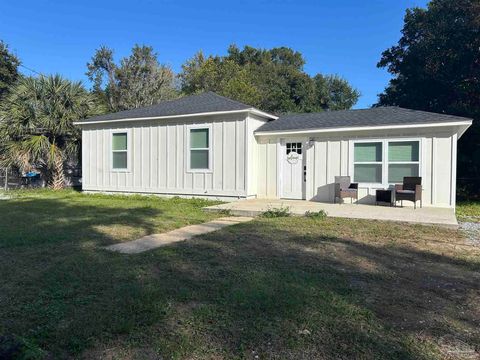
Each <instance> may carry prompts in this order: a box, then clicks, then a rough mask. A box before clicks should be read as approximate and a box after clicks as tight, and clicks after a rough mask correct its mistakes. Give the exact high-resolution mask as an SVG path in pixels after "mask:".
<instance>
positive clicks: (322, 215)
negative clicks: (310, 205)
mask: <svg viewBox="0 0 480 360" xmlns="http://www.w3.org/2000/svg"><path fill="white" fill-rule="evenodd" d="M305 216H306V217H308V218H310V219H318V220H325V219H326V218H327V212H326V211H325V210H319V211H310V210H308V211H307V212H306V213H305Z"/></svg>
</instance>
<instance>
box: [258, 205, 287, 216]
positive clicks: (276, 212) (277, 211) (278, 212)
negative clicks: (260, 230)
mask: <svg viewBox="0 0 480 360" xmlns="http://www.w3.org/2000/svg"><path fill="white" fill-rule="evenodd" d="M290 215H291V213H290V208H289V207H288V206H285V207H284V206H282V207H279V208H269V209H268V210H267V211H265V212H264V213H263V214H262V216H263V217H266V218H278V217H289V216H290Z"/></svg>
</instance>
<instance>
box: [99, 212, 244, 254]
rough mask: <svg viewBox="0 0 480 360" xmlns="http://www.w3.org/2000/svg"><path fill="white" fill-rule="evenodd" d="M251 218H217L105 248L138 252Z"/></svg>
mask: <svg viewBox="0 0 480 360" xmlns="http://www.w3.org/2000/svg"><path fill="white" fill-rule="evenodd" d="M252 219H253V218H251V217H245V216H232V217H224V218H219V219H216V220H213V221H209V222H206V223H203V224H198V225H189V226H185V227H183V228H180V229H176V230H172V231H169V232H167V233H162V234H152V235H147V236H144V237H142V238H140V239H137V240H134V241H129V242H124V243H120V244H115V245H110V246H107V247H106V248H105V249H107V250H110V251H116V252H120V253H123V254H138V253H141V252H144V251H148V250H152V249H156V248H158V247H160V246H165V245H169V244H173V243H176V242H179V241H184V240H188V239H191V238H192V237H194V236H197V235H202V234H207V233H210V232H213V231H217V230H220V229H223V228H224V227H227V226H231V225H236V224H240V223H244V222H247V221H251V220H252Z"/></svg>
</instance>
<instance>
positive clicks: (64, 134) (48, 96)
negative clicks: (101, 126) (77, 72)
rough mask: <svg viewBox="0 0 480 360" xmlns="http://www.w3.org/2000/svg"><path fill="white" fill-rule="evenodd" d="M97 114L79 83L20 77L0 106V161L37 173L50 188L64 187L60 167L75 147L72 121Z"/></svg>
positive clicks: (92, 98) (91, 98) (77, 140)
mask: <svg viewBox="0 0 480 360" xmlns="http://www.w3.org/2000/svg"><path fill="white" fill-rule="evenodd" d="M101 111H102V109H101V108H100V107H99V105H98V103H97V101H96V98H95V96H94V95H92V94H91V93H89V92H88V91H86V90H85V88H84V87H83V86H82V84H81V83H80V82H70V81H69V80H66V79H63V78H62V77H60V76H59V75H54V76H48V77H45V76H41V77H38V78H32V77H28V78H22V79H20V80H19V81H18V83H17V84H16V85H14V86H13V87H12V88H11V90H10V92H9V93H8V94H7V96H6V97H5V98H4V101H3V102H2V103H1V105H0V154H1V155H0V162H1V163H2V164H3V165H4V166H15V167H17V168H19V169H20V170H21V171H30V170H31V169H37V170H40V171H41V173H42V175H43V177H44V178H45V179H47V181H48V184H49V185H50V186H51V187H52V188H55V189H58V188H62V187H64V185H65V174H64V170H63V164H64V162H65V161H66V160H68V159H72V158H76V157H77V156H78V150H79V148H80V135H81V134H80V131H79V129H78V127H77V126H74V125H73V122H74V121H76V120H79V119H83V118H86V117H89V116H92V115H95V114H98V113H100V112H101Z"/></svg>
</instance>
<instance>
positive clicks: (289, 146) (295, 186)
mask: <svg viewBox="0 0 480 360" xmlns="http://www.w3.org/2000/svg"><path fill="white" fill-rule="evenodd" d="M305 158H306V157H305V141H304V140H302V139H297V140H295V139H287V140H285V146H284V147H283V160H282V162H283V163H282V172H283V174H282V197H283V198H286V199H304V198H305V180H306V179H305V177H306V169H305Z"/></svg>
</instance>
